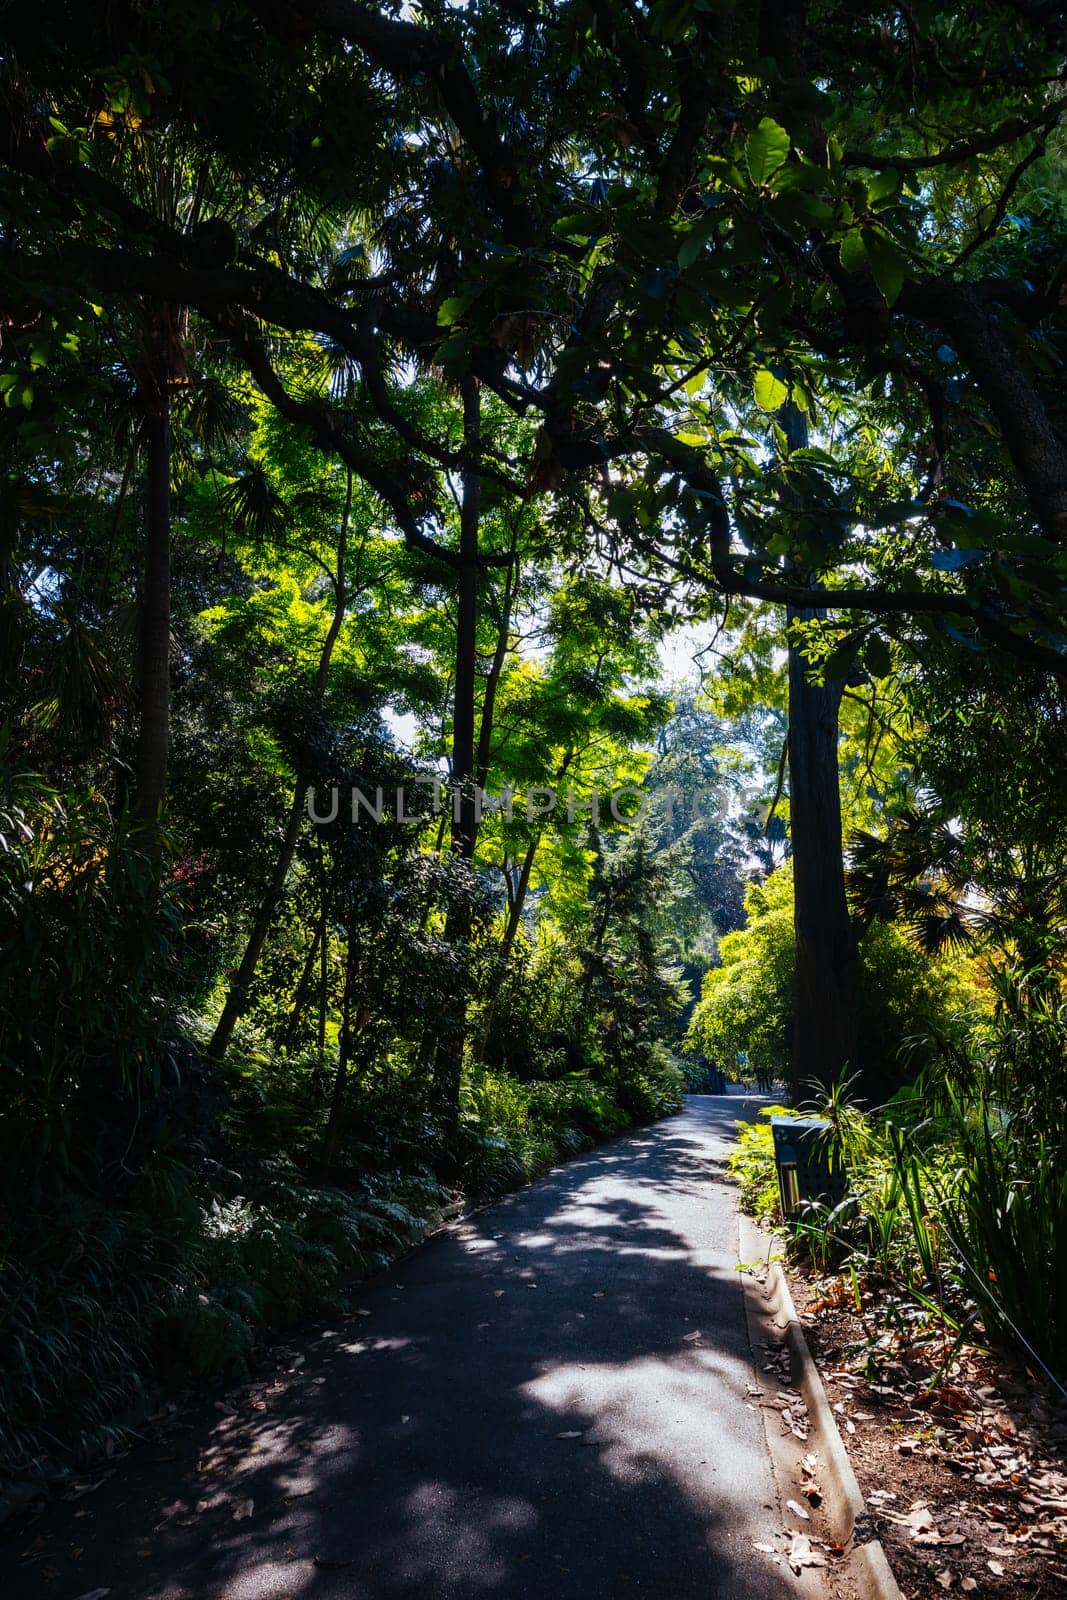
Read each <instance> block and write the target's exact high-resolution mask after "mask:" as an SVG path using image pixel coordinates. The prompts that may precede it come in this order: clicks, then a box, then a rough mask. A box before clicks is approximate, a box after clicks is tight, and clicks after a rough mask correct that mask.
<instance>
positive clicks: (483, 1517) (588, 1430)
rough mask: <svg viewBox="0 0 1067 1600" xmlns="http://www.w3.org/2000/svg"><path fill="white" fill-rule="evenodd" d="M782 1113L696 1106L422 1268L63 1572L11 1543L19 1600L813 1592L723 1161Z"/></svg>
mask: <svg viewBox="0 0 1067 1600" xmlns="http://www.w3.org/2000/svg"><path fill="white" fill-rule="evenodd" d="M757 1104H758V1102H745V1101H744V1100H742V1099H741V1098H740V1097H726V1096H707V1097H693V1098H691V1099H690V1100H689V1101H688V1102H687V1104H686V1107H685V1109H684V1111H682V1112H681V1113H680V1114H679V1115H678V1116H676V1117H672V1118H670V1119H669V1120H668V1121H666V1122H662V1123H658V1124H657V1125H655V1126H654V1127H650V1128H645V1129H642V1130H639V1131H638V1132H636V1133H634V1134H632V1135H630V1136H628V1137H626V1138H624V1139H619V1140H616V1141H614V1142H613V1143H611V1144H608V1145H606V1146H604V1147H602V1148H600V1149H599V1150H596V1151H593V1152H591V1153H590V1154H588V1155H585V1156H581V1157H579V1158H578V1159H576V1160H574V1161H572V1162H570V1163H569V1164H568V1165H566V1166H564V1167H560V1168H557V1169H556V1170H555V1171H553V1172H551V1173H550V1174H549V1175H548V1176H547V1177H545V1178H543V1179H542V1180H541V1181H540V1182H539V1183H535V1184H533V1185H532V1186H530V1187H529V1188H526V1189H523V1190H521V1191H519V1192H518V1193H516V1194H513V1195H511V1196H509V1197H508V1198H506V1199H505V1200H502V1201H501V1202H500V1203H499V1204H497V1205H495V1206H493V1207H492V1208H491V1209H489V1210H487V1211H485V1212H482V1213H481V1214H480V1215H478V1216H475V1217H472V1218H469V1219H467V1220H466V1221H463V1222H461V1223H459V1224H458V1225H457V1226H456V1227H455V1228H454V1229H452V1230H450V1231H449V1233H448V1234H446V1235H444V1236H443V1237H439V1238H437V1239H435V1240H433V1241H431V1242H430V1243H429V1244H427V1245H425V1246H424V1247H422V1248H421V1249H419V1250H417V1251H416V1252H415V1253H414V1254H413V1255H411V1256H410V1257H409V1258H408V1259H407V1260H405V1261H403V1262H401V1263H399V1264H398V1265H397V1266H396V1267H395V1268H393V1269H392V1270H390V1271H389V1272H387V1273H385V1274H383V1275H382V1276H381V1277H379V1278H377V1279H376V1280H374V1281H373V1282H371V1283H368V1284H366V1285H365V1286H363V1287H362V1289H361V1290H360V1291H359V1292H358V1295H357V1297H356V1302H355V1303H356V1304H357V1305H358V1307H359V1308H360V1310H362V1311H364V1312H367V1313H369V1315H356V1316H353V1317H350V1318H346V1319H344V1320H343V1321H342V1322H338V1323H335V1324H334V1325H333V1326H332V1327H331V1328H330V1329H329V1330H326V1331H320V1332H318V1333H315V1334H312V1335H308V1336H306V1337H304V1338H302V1339H300V1340H295V1341H292V1342H293V1343H294V1344H295V1345H296V1346H297V1348H298V1351H299V1355H300V1356H301V1357H302V1358H303V1360H302V1361H301V1360H299V1359H298V1361H297V1363H296V1367H295V1370H294V1371H293V1372H292V1373H291V1374H289V1375H286V1376H285V1378H284V1385H283V1386H282V1387H280V1388H279V1389H277V1390H272V1389H271V1388H270V1384H269V1380H268V1382H267V1385H266V1386H265V1387H266V1393H265V1399H266V1402H267V1409H265V1410H256V1409H250V1408H246V1407H245V1406H244V1405H241V1406H240V1407H239V1410H238V1414H237V1415H236V1416H232V1417H230V1416H226V1417H221V1418H220V1415H219V1412H218V1411H217V1410H213V1411H211V1413H210V1417H211V1420H210V1421H207V1420H201V1421H200V1422H199V1423H198V1425H197V1427H196V1428H194V1430H193V1433H192V1434H190V1433H182V1432H178V1433H177V1434H175V1435H174V1436H173V1437H174V1439H175V1440H176V1441H177V1442H176V1443H174V1444H172V1443H171V1442H170V1441H169V1440H168V1441H167V1443H166V1444H165V1445H164V1446H162V1447H157V1446H151V1445H146V1446H144V1447H141V1448H139V1449H138V1450H136V1451H135V1452H134V1453H133V1455H132V1456H131V1457H130V1458H129V1459H128V1460H127V1461H125V1462H124V1463H122V1464H121V1465H120V1466H119V1468H118V1471H117V1472H116V1474H115V1476H114V1477H113V1478H112V1479H110V1480H109V1481H108V1482H107V1483H106V1484H104V1485H103V1486H102V1487H101V1488H100V1489H98V1490H96V1491H94V1493H93V1494H92V1496H91V1497H88V1498H85V1499H83V1500H81V1501H80V1502H78V1503H77V1504H76V1505H74V1506H71V1505H63V1506H57V1507H55V1508H54V1509H53V1510H52V1511H50V1512H49V1513H46V1516H45V1518H44V1519H43V1531H44V1533H45V1536H46V1543H47V1545H48V1546H49V1554H48V1557H47V1558H46V1559H47V1560H48V1561H49V1562H50V1563H51V1565H52V1567H53V1570H54V1569H55V1568H56V1567H58V1569H59V1571H58V1576H56V1577H52V1578H51V1579H48V1578H46V1577H45V1576H44V1573H43V1571H42V1565H41V1564H39V1563H36V1562H35V1563H34V1564H33V1566H31V1567H26V1566H22V1565H21V1564H20V1563H18V1562H16V1561H14V1560H12V1559H11V1555H12V1554H13V1553H12V1552H10V1551H9V1552H8V1553H7V1559H5V1561H4V1565H5V1567H6V1568H7V1571H8V1573H9V1575H10V1576H9V1578H8V1581H7V1583H6V1585H5V1594H6V1595H7V1597H8V1600H22V1597H23V1596H26V1597H28V1596H30V1595H31V1594H32V1595H33V1596H34V1597H35V1600H36V1597H40V1596H45V1597H47V1596H50V1595H54V1596H56V1597H57V1600H68V1597H69V1600H74V1597H76V1596H80V1595H83V1594H86V1593H91V1592H92V1591H93V1590H94V1589H95V1588H97V1587H99V1588H107V1589H108V1590H109V1591H110V1597H109V1600H126V1597H131V1600H132V1597H134V1596H136V1597H137V1600H147V1597H158V1600H206V1597H211V1600H304V1597H305V1596H306V1597H308V1600H320V1597H321V1600H483V1597H484V1600H622V1597H626V1596H629V1595H633V1596H649V1597H655V1600H716V1597H721V1600H780V1597H782V1596H785V1595H787V1594H791V1593H793V1594H795V1592H796V1591H795V1589H794V1588H792V1586H791V1585H790V1584H789V1581H788V1578H787V1575H786V1574H785V1573H784V1572H783V1571H782V1570H781V1569H780V1568H778V1567H776V1566H775V1565H774V1564H773V1563H772V1562H771V1561H770V1559H769V1558H768V1557H767V1556H766V1555H762V1554H760V1553H758V1552H755V1551H753V1548H752V1547H753V1543H754V1542H755V1541H757V1540H762V1541H768V1542H769V1541H770V1540H771V1538H772V1537H773V1535H774V1533H775V1531H776V1530H777V1529H778V1528H780V1526H781V1517H780V1515H779V1513H778V1509H777V1502H776V1495H775V1490H774V1486H773V1480H772V1474H771V1467H770V1461H769V1457H768V1453H767V1448H766V1442H765V1438H764V1430H763V1421H762V1418H761V1416H760V1413H759V1412H758V1411H757V1410H756V1409H754V1408H753V1407H752V1405H751V1401H750V1399H749V1396H748V1394H747V1390H746V1386H747V1385H748V1384H749V1383H750V1382H751V1378H752V1367H751V1356H750V1352H749V1348H748V1339H747V1335H746V1329H745V1321H744V1311H743V1304H742V1292H741V1285H740V1281H739V1275H738V1273H737V1271H736V1262H737V1237H738V1228H737V1216H736V1209H735V1197H736V1190H735V1189H734V1188H733V1187H732V1186H731V1185H729V1184H727V1182H726V1181H725V1173H724V1168H723V1162H724V1158H725V1155H726V1151H727V1148H728V1145H729V1142H730V1139H731V1136H732V1132H733V1124H734V1122H735V1121H736V1120H737V1118H738V1117H739V1116H744V1115H745V1114H746V1112H747V1114H748V1115H752V1114H753V1112H754V1110H755V1107H756V1105H757ZM255 1388H256V1392H257V1393H258V1392H259V1391H260V1390H261V1389H263V1388H264V1386H263V1385H257V1386H255ZM746 1401H748V1403H746ZM258 1403H259V1405H261V1406H262V1405H263V1399H262V1398H261V1399H260V1400H259V1402H258ZM197 1415H198V1416H199V1417H200V1418H201V1419H203V1418H204V1413H203V1412H200V1413H198V1414H197ZM197 1433H199V1437H196V1434H197ZM171 1452H174V1453H173V1454H171ZM248 1502H251V1508H249V1505H248ZM76 1510H80V1511H82V1512H88V1513H89V1515H88V1516H83V1517H81V1518H80V1519H79V1520H77V1521H71V1518H72V1517H73V1515H74V1512H75V1511H76ZM235 1510H236V1511H238V1512H239V1513H240V1514H239V1516H238V1518H237V1519H236V1520H235V1517H234V1512H235ZM75 1539H77V1541H78V1544H79V1546H80V1547H81V1548H82V1550H83V1554H82V1555H81V1556H79V1557H78V1558H76V1559H75V1560H71V1559H70V1556H69V1546H70V1544H71V1543H72V1542H73V1541H74V1540H75ZM12 1569H14V1570H13V1571H12Z"/></svg>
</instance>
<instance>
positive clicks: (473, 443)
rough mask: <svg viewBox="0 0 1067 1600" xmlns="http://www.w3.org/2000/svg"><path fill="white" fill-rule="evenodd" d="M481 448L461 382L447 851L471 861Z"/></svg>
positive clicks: (475, 402) (467, 387) (472, 385)
mask: <svg viewBox="0 0 1067 1600" xmlns="http://www.w3.org/2000/svg"><path fill="white" fill-rule="evenodd" d="M480 443H481V396H480V392H479V388H478V381H477V379H476V378H466V379H465V380H464V383H463V444H464V449H465V451H466V454H467V459H468V463H469V464H468V467H467V470H466V472H465V473H464V476H463V502H462V506H461V510H460V523H459V558H460V564H459V602H458V611H457V618H456V684H455V701H454V704H453V711H452V784H453V788H454V790H455V791H456V798H454V801H453V809H452V850H453V853H454V854H455V855H457V856H459V857H460V858H461V859H462V860H464V861H470V860H471V859H472V858H473V856H474V845H475V839H476V835H477V831H478V817H477V807H476V805H475V796H474V780H475V748H474V724H475V698H476V696H475V688H476V678H477V672H478V523H479V519H480V516H481V499H482V493H481V491H482V480H481V477H480V476H479V473H478V467H477V455H478V449H479V446H480Z"/></svg>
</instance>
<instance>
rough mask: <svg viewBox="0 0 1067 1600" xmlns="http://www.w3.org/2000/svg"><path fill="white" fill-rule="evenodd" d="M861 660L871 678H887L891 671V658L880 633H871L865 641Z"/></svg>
mask: <svg viewBox="0 0 1067 1600" xmlns="http://www.w3.org/2000/svg"><path fill="white" fill-rule="evenodd" d="M863 659H864V661H865V663H866V666H867V671H868V672H869V673H870V675H871V677H872V678H888V677H889V674H890V673H891V672H892V670H893V657H892V656H891V655H890V653H889V646H888V644H886V642H885V640H884V639H883V638H882V635H881V634H880V633H872V634H871V636H870V638H869V639H868V640H867V643H866V645H865V647H864V651H863Z"/></svg>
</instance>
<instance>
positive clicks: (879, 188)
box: [867, 167, 900, 205]
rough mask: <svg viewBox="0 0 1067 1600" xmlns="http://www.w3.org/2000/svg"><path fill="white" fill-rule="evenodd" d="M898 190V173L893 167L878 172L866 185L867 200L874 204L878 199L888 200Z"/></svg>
mask: <svg viewBox="0 0 1067 1600" xmlns="http://www.w3.org/2000/svg"><path fill="white" fill-rule="evenodd" d="M899 191H900V173H899V172H897V171H896V169H895V168H894V167H888V168H887V169H886V171H885V172H879V173H878V174H877V176H876V177H874V178H872V179H871V181H870V183H869V184H868V185H867V202H868V204H869V205H876V204H877V202H878V201H879V200H889V199H891V198H892V197H893V196H894V195H896V194H898V193H899Z"/></svg>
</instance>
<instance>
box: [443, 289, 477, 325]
mask: <svg viewBox="0 0 1067 1600" xmlns="http://www.w3.org/2000/svg"><path fill="white" fill-rule="evenodd" d="M480 294H481V290H480V289H464V290H463V291H462V293H460V294H454V295H451V296H450V297H449V299H447V300H442V302H441V304H440V305H439V306H438V308H437V322H438V326H439V327H442V328H450V327H451V326H452V324H453V323H454V322H458V321H459V319H460V317H461V316H462V315H463V313H464V312H465V311H466V310H467V308H468V307H469V306H470V305H471V303H472V302H473V301H475V300H477V298H478V296H479V295H480Z"/></svg>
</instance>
